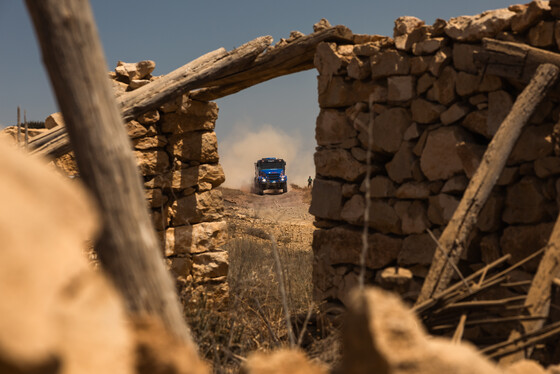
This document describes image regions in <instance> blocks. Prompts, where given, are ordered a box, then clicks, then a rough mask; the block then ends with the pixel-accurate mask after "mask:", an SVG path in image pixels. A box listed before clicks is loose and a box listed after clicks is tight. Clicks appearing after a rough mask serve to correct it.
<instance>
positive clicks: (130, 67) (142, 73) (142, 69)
mask: <svg viewBox="0 0 560 374" xmlns="http://www.w3.org/2000/svg"><path fill="white" fill-rule="evenodd" d="M155 68H156V63H155V62H154V61H151V60H144V61H140V62H136V63H133V62H129V63H127V62H123V61H119V62H117V67H116V68H115V72H116V73H117V75H118V76H119V77H121V78H125V79H127V81H128V82H130V81H132V80H135V79H143V78H146V77H147V76H149V75H150V74H151V73H152V72H153V71H154V69H155Z"/></svg>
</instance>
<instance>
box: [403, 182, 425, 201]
mask: <svg viewBox="0 0 560 374" xmlns="http://www.w3.org/2000/svg"><path fill="white" fill-rule="evenodd" d="M394 195H395V197H396V198H397V199H427V198H428V197H429V196H430V186H429V184H428V183H426V182H407V183H403V184H402V185H401V186H400V187H399V188H397V191H396V192H395V194H394Z"/></svg>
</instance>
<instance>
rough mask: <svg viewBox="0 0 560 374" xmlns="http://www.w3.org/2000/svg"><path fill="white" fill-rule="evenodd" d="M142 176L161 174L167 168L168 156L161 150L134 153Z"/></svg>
mask: <svg viewBox="0 0 560 374" xmlns="http://www.w3.org/2000/svg"><path fill="white" fill-rule="evenodd" d="M134 155H135V156H136V161H137V163H138V166H139V168H140V171H141V172H142V174H143V175H155V174H161V173H163V172H164V171H166V170H167V169H168V168H169V156H168V155H167V153H165V152H164V151H161V150H148V151H134Z"/></svg>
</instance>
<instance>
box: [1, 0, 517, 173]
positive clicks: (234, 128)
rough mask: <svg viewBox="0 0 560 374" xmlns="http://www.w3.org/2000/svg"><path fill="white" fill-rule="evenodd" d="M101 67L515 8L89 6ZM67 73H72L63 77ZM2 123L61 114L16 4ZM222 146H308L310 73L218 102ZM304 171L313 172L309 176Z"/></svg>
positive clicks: (115, 2)
mask: <svg viewBox="0 0 560 374" xmlns="http://www.w3.org/2000/svg"><path fill="white" fill-rule="evenodd" d="M91 4H92V7H93V11H94V15H95V19H96V22H97V25H98V29H99V34H100V37H101V41H102V43H103V46H104V50H105V56H106V60H107V64H108V66H107V70H112V69H114V67H115V66H116V63H117V61H118V60H123V61H126V62H135V61H140V60H145V59H150V60H154V61H155V62H156V70H155V72H154V74H156V75H160V74H165V73H168V72H170V71H172V70H173V69H175V68H177V67H179V66H181V65H183V64H185V63H187V62H189V61H191V60H193V59H195V58H196V57H198V56H200V55H202V54H204V53H207V52H209V51H212V50H214V49H217V48H219V47H224V48H226V49H228V50H230V49H232V48H234V47H237V46H239V45H241V44H243V43H245V42H247V41H249V40H252V39H254V38H256V37H258V36H261V35H271V36H272V37H273V38H274V40H275V42H276V41H278V40H279V39H280V38H287V37H288V36H289V34H290V31H292V30H298V31H301V32H303V33H305V34H308V33H311V32H312V31H313V24H314V23H316V22H317V21H319V20H320V19H321V18H326V19H328V20H329V21H330V23H331V24H333V25H336V24H343V25H345V26H347V27H348V28H350V29H351V30H352V31H353V32H354V33H363V34H381V35H389V36H392V33H393V22H394V20H395V19H396V18H397V17H400V16H404V15H410V16H416V17H418V18H420V19H423V20H424V21H426V23H428V24H431V23H433V21H434V20H435V19H436V18H443V19H446V20H447V19H449V18H451V17H455V16H459V15H472V14H478V13H480V12H482V11H484V10H488V9H496V8H503V7H507V6H508V5H511V4H514V3H513V2H511V1H506V0H469V1H464V0H424V1H423V0H392V1H378V0H369V1H366V0H354V1H352V0H349V1H341V0H338V1H333V0H320V1H319V0H313V1H312V0H300V1H293V0H285V1H268V0H237V1H232V0H220V1H218V0H207V1H179V0H160V1H157V2H156V1H147V0H134V1H133V0H112V1H108V0H93V1H91ZM68 73H69V74H72V72H68ZM0 74H1V77H2V78H1V85H0V125H3V126H6V125H10V124H14V123H15V122H16V113H17V112H16V109H17V106H18V105H19V106H20V107H21V108H22V109H25V110H26V112H27V119H28V120H44V119H45V117H46V116H48V115H49V114H50V113H53V112H56V111H58V109H57V107H56V104H55V100H54V98H53V95H52V92H51V89H50V85H49V83H48V80H47V77H46V74H45V70H44V68H43V65H42V63H41V58H40V56H39V50H38V47H37V42H36V40H35V35H34V33H33V29H32V26H31V23H30V19H29V17H28V15H27V12H26V9H25V6H24V2H23V1H21V0H0ZM218 106H219V107H220V116H219V119H218V122H217V128H216V133H217V135H218V138H219V139H220V140H222V139H229V138H230V137H232V136H239V134H240V131H250V130H254V131H258V130H260V129H261V128H262V127H263V126H265V125H270V126H272V128H274V129H276V130H277V131H279V132H282V133H284V134H285V135H288V136H291V137H296V138H297V139H298V141H299V142H300V143H301V146H302V147H303V148H304V149H310V150H312V149H313V148H314V147H315V141H314V126H315V118H316V117H317V114H318V111H319V110H318V105H317V93H316V72H315V71H307V72H302V73H298V74H294V75H291V76H288V77H281V78H277V79H274V80H272V81H269V82H266V83H262V84H260V85H258V86H255V87H252V88H249V89H247V90H244V91H242V92H240V93H237V94H235V95H232V96H229V97H226V98H222V99H219V100H218ZM309 173H311V171H309Z"/></svg>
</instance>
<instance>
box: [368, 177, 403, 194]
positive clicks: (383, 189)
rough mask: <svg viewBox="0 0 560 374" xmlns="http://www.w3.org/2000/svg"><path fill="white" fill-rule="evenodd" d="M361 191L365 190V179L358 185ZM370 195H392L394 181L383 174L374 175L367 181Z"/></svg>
mask: <svg viewBox="0 0 560 374" xmlns="http://www.w3.org/2000/svg"><path fill="white" fill-rule="evenodd" d="M360 191H361V192H365V191H366V183H365V180H364V182H362V185H361V187H360ZM369 191H370V194H371V197H392V196H393V195H394V193H395V183H393V181H391V180H390V179H389V178H387V177H385V176H383V175H376V176H375V177H373V178H371V180H370V182H369Z"/></svg>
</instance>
